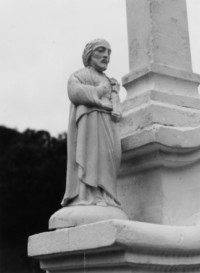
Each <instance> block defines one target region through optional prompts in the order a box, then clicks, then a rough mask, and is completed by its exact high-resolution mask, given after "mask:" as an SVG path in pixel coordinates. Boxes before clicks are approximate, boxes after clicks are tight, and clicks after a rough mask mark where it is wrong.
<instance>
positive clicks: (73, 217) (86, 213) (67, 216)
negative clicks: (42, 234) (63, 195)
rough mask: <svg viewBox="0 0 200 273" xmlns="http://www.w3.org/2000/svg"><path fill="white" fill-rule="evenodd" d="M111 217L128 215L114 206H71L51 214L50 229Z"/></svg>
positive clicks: (122, 217) (119, 217)
mask: <svg viewBox="0 0 200 273" xmlns="http://www.w3.org/2000/svg"><path fill="white" fill-rule="evenodd" d="M110 219H121V220H128V217H127V215H126V214H125V213H124V212H123V211H122V210H121V209H120V208H117V207H112V206H106V207H102V206H69V207H64V208H62V209H60V210H58V211H57V212H55V213H54V214H53V215H52V216H51V218H50V220H49V229H57V228H63V227H76V226H80V225H85V224H89V223H95V222H99V221H103V220H110Z"/></svg>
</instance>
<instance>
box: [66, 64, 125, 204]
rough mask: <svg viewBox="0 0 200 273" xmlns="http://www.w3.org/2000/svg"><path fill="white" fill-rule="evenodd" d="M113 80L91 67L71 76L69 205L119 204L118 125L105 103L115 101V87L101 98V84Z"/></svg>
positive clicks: (67, 183) (69, 87)
mask: <svg viewBox="0 0 200 273" xmlns="http://www.w3.org/2000/svg"><path fill="white" fill-rule="evenodd" d="M102 81H109V79H108V78H107V76H106V75H105V74H104V73H99V72H97V71H96V70H94V69H93V68H91V67H87V68H83V69H81V70H79V71H77V72H75V73H74V74H72V76H71V77H70V79H69V81H68V95H69V99H70V101H71V105H70V114H69V124H68V140H67V141H68V162H67V180H66V191H65V195H64V198H63V201H62V205H63V206H67V205H90V204H93V205H94V204H97V203H98V202H97V201H98V200H100V202H101V201H102V200H103V201H104V202H105V203H106V204H107V205H114V206H118V205H119V204H120V203H119V201H118V200H117V194H116V178H117V172H118V170H119V167H120V160H121V142H120V136H119V131H118V124H117V123H116V122H115V121H113V119H112V117H111V110H106V109H105V108H104V104H105V103H106V102H109V101H111V97H112V96H111V93H112V91H111V87H110V89H109V90H107V93H106V94H105V95H104V96H103V97H102V98H99V97H98V94H97V86H99V84H100V83H101V82H102Z"/></svg>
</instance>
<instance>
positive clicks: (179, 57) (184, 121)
mask: <svg viewBox="0 0 200 273" xmlns="http://www.w3.org/2000/svg"><path fill="white" fill-rule="evenodd" d="M127 16H128V37H129V59H130V73H129V74H127V75H125V76H124V77H123V79H122V80H123V85H124V87H125V88H126V90H127V100H126V101H125V102H124V103H123V120H122V122H121V123H120V126H121V137H122V149H123V156H122V164H121V171H120V176H119V179H118V194H119V198H120V199H121V202H122V205H123V208H124V210H125V211H126V212H127V214H128V216H129V219H132V220H137V221H144V222H153V223H159V224H166V225H193V224H196V223H197V222H198V221H199V216H200V202H199V196H200V187H199V180H200V172H199V169H200V96H199V93H198V86H199V83H200V75H197V74H194V73H192V67H191V57H190V49H189V34H188V26H187V16H186V3H185V1H182V0H177V1H173V0H169V1H165V0H150V1H145V0H142V1H137V0H127ZM139 26H142V27H141V28H140V27H139ZM144 26H146V27H144ZM175 37H176V39H175ZM130 204H131V205H130Z"/></svg>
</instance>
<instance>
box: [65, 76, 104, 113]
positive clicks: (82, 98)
mask: <svg viewBox="0 0 200 273" xmlns="http://www.w3.org/2000/svg"><path fill="white" fill-rule="evenodd" d="M97 88H98V87H96V86H91V85H86V84H83V83H81V81H80V80H79V78H78V77H77V76H76V75H75V74H73V75H72V76H71V77H70V78H69V81H68V96H69V99H70V100H71V102H72V103H73V104H75V105H76V106H77V105H85V106H87V107H100V108H102V103H101V100H100V99H99V97H98V95H97Z"/></svg>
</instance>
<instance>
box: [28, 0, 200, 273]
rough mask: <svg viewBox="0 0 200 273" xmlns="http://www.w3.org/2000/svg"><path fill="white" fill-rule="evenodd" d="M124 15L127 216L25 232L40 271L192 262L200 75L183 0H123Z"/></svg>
mask: <svg viewBox="0 0 200 273" xmlns="http://www.w3.org/2000/svg"><path fill="white" fill-rule="evenodd" d="M127 19H128V36H129V57H130V73H129V74H128V75H126V76H124V77H123V85H124V86H125V88H126V90H127V93H128V96H127V100H126V101H125V102H124V104H123V108H124V118H123V121H122V122H121V135H122V147H123V160H122V165H121V170H120V176H119V179H118V197H119V200H120V201H121V202H122V206H123V208H124V210H125V212H126V213H127V214H128V216H129V219H130V220H132V221H130V220H106V221H101V222H97V223H91V224H87V225H81V226H78V227H73V228H60V229H57V230H54V231H50V232H44V233H41V234H36V235H33V236H30V237H29V243H28V255H29V256H30V257H33V258H37V259H39V261H40V266H41V268H42V269H44V270H46V271H47V272H49V273H64V272H66V273H67V272H74V273H75V272H77V273H78V272H81V273H89V272H90V273H95V272H98V273H108V272H113V273H114V272H115V273H125V272H126V273H131V272H134V273H137V272H138V273H139V272H140V273H147V272H159V273H161V272H179V273H182V272H187V273H190V272H200V228H199V222H200V198H199V197H200V183H199V182H200V97H199V94H198V92H197V88H198V85H199V83H200V76H199V75H195V74H194V73H192V68H191V57H190V49H189V39H188V28H187V15H186V5H185V0H148V1H147V0H127ZM145 222H149V223H145ZM180 225H184V226H180ZM186 225H189V226H186ZM192 225H193V226H192ZM60 227H61V226H60Z"/></svg>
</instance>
